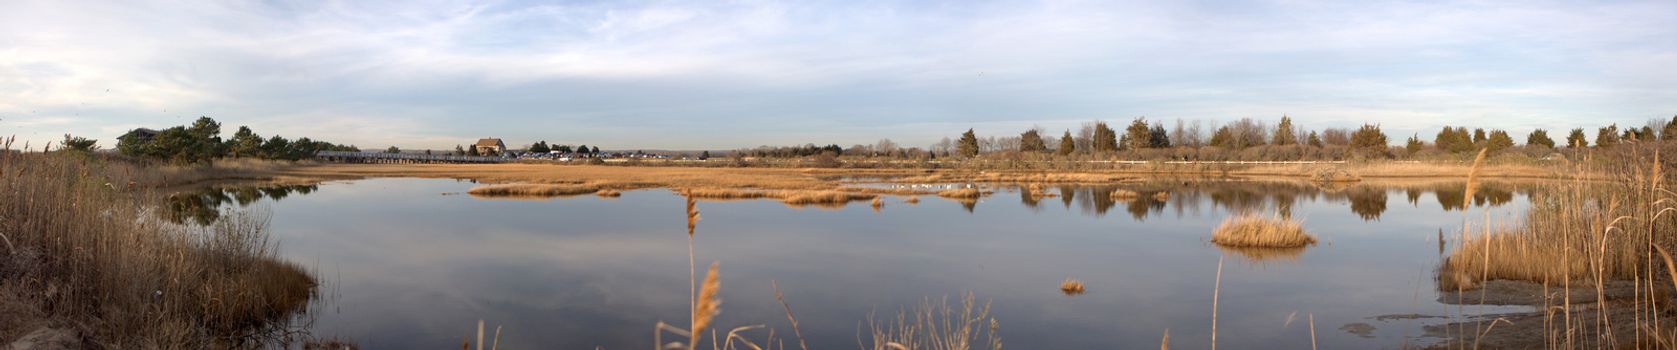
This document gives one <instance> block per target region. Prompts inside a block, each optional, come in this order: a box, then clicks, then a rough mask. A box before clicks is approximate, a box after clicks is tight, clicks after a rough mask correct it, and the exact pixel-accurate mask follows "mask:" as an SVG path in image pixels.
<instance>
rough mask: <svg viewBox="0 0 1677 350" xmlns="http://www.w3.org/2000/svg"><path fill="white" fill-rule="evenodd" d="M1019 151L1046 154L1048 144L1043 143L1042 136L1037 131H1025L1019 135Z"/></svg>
mask: <svg viewBox="0 0 1677 350" xmlns="http://www.w3.org/2000/svg"><path fill="white" fill-rule="evenodd" d="M1019 150H1020V151H1024V152H1046V151H1048V144H1046V143H1043V142H1042V135H1041V134H1038V133H1037V131H1036V129H1030V130H1025V133H1022V134H1019Z"/></svg>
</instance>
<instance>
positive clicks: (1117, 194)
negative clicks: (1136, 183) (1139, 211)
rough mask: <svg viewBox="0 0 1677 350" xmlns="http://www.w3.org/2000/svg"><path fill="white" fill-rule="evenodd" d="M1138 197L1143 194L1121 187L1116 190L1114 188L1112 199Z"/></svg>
mask: <svg viewBox="0 0 1677 350" xmlns="http://www.w3.org/2000/svg"><path fill="white" fill-rule="evenodd" d="M1136 198H1141V194H1140V193H1136V192H1135V191H1131V190H1126V189H1121V188H1120V189H1116V190H1112V199H1115V200H1131V199H1136Z"/></svg>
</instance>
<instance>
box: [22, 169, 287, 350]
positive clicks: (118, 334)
mask: <svg viewBox="0 0 1677 350" xmlns="http://www.w3.org/2000/svg"><path fill="white" fill-rule="evenodd" d="M149 171H151V169H150V168H143V167H141V168H131V167H128V166H126V165H116V166H110V163H106V162H104V161H101V160H99V159H88V158H86V157H73V156H71V155H67V154H57V153H55V154H40V153H9V152H0V236H4V239H3V241H4V242H5V245H4V247H3V248H0V281H4V282H3V283H0V290H4V289H13V290H22V291H28V292H27V293H25V295H29V296H30V297H28V298H18V299H12V298H8V299H5V300H0V309H7V308H11V307H19V308H23V309H34V310H38V311H39V313H38V314H37V316H39V317H44V318H47V319H51V320H55V321H54V322H52V324H54V325H55V327H60V328H70V329H71V330H72V331H73V332H74V333H77V334H80V335H81V336H82V337H83V338H82V340H83V341H84V342H83V343H82V344H79V346H81V347H89V348H230V347H247V346H251V344H261V343H263V342H265V341H271V340H274V339H275V338H283V337H286V336H287V334H290V333H289V331H290V329H289V327H290V324H289V322H290V321H292V320H293V317H294V316H295V315H296V314H297V313H298V312H300V311H302V310H303V309H305V308H306V307H307V306H308V305H309V303H310V302H311V301H312V300H313V299H314V298H315V297H316V296H317V294H316V281H315V279H314V277H313V276H312V275H311V274H310V273H309V272H308V271H307V270H305V269H303V268H302V267H300V266H298V265H295V264H291V263H288V262H283V261H280V260H279V259H277V258H276V257H275V253H274V250H275V247H274V246H273V245H272V244H271V243H270V241H269V240H268V236H267V231H266V227H267V226H266V225H267V216H266V215H265V214H264V213H263V212H244V211H238V212H230V213H227V214H224V215H222V217H221V219H220V220H219V221H217V222H215V223H214V224H212V225H207V226H196V225H193V226H183V225H176V224H172V223H169V222H167V221H166V220H164V219H162V218H161V217H160V216H159V215H157V211H158V210H165V209H161V207H162V206H161V204H160V201H161V200H162V199H161V197H162V196H160V195H156V194H155V193H152V192H150V191H149V190H147V188H155V187H157V186H159V184H158V183H149V182H146V181H152V180H151V179H156V178H160V177H157V175H156V174H151V173H149ZM118 184H125V185H118ZM126 184H135V185H133V186H129V185H126ZM0 292H3V291H0ZM5 294H9V293H0V295H5ZM18 304H22V305H18ZM7 305H10V306H7ZM9 322H18V323H27V322H29V321H28V320H18V319H12V320H0V324H4V323H9ZM0 328H5V327H0ZM12 331H19V330H12ZM21 331H28V330H21ZM19 335H20V334H15V333H14V334H0V339H16V337H17V336H19Z"/></svg>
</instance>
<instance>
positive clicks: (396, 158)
mask: <svg viewBox="0 0 1677 350" xmlns="http://www.w3.org/2000/svg"><path fill="white" fill-rule="evenodd" d="M315 159H319V160H322V161H328V162H343V163H500V162H505V161H506V160H505V159H501V158H499V157H471V156H455V155H428V154H411V153H384V152H337V151H320V153H315Z"/></svg>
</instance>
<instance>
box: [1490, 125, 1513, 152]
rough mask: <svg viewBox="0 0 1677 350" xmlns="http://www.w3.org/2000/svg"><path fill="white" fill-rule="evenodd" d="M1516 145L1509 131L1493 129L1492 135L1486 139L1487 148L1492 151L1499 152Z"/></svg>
mask: <svg viewBox="0 0 1677 350" xmlns="http://www.w3.org/2000/svg"><path fill="white" fill-rule="evenodd" d="M1512 147H1514V138H1513V137H1509V136H1508V132H1507V131H1502V130H1492V131H1491V136H1490V137H1488V138H1486V139H1485V148H1486V149H1488V150H1490V151H1491V152H1498V151H1502V150H1505V149H1509V148H1512Z"/></svg>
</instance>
